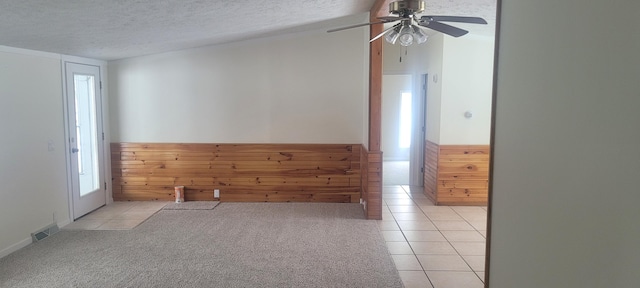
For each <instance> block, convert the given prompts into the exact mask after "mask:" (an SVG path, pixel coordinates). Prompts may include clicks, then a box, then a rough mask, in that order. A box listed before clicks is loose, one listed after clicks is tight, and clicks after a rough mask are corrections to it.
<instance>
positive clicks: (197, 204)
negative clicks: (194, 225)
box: [162, 201, 220, 210]
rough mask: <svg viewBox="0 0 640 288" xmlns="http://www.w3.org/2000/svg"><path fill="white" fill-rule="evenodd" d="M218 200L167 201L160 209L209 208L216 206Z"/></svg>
mask: <svg viewBox="0 0 640 288" xmlns="http://www.w3.org/2000/svg"><path fill="white" fill-rule="evenodd" d="M218 204H220V201H187V202H182V203H169V204H167V205H165V206H164V207H163V208H162V210H211V209H213V208H215V207H216V206H218Z"/></svg>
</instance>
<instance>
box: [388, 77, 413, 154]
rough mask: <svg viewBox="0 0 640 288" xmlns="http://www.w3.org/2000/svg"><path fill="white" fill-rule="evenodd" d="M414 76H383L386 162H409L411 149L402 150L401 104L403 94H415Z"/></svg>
mask: <svg viewBox="0 0 640 288" xmlns="http://www.w3.org/2000/svg"><path fill="white" fill-rule="evenodd" d="M411 82H412V75H383V76H382V127H381V128H382V130H381V131H382V137H381V138H382V141H381V143H380V145H381V146H380V147H381V150H382V151H384V154H383V157H384V160H385V161H408V160H409V148H400V145H399V144H400V143H399V139H400V116H401V113H400V104H401V99H402V93H403V92H409V93H413V91H412V90H413V86H412V83H411Z"/></svg>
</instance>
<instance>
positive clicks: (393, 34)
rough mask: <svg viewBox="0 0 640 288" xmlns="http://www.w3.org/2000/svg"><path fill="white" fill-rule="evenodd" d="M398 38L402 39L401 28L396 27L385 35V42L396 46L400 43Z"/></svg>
mask: <svg viewBox="0 0 640 288" xmlns="http://www.w3.org/2000/svg"><path fill="white" fill-rule="evenodd" d="M398 37H400V27H399V26H398V27H396V28H394V29H391V30H389V32H387V35H384V40H386V41H387V42H389V43H391V44H396V41H398Z"/></svg>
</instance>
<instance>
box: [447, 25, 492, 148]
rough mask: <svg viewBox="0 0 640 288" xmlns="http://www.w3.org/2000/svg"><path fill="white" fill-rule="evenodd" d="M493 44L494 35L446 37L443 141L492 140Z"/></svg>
mask: <svg viewBox="0 0 640 288" xmlns="http://www.w3.org/2000/svg"><path fill="white" fill-rule="evenodd" d="M493 48H494V38H493V37H485V36H475V35H465V36H464V37H460V38H453V37H444V48H443V49H444V58H443V62H442V73H441V75H440V77H439V81H441V82H442V96H441V101H442V102H441V110H440V113H441V118H440V142H439V143H440V145H467V144H470V145H473V144H480V145H488V144H489V135H490V134H491V92H492V85H493V51H494V49H493ZM467 111H469V112H471V113H472V114H473V116H472V117H471V118H465V117H464V114H465V112H467Z"/></svg>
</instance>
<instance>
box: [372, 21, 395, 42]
mask: <svg viewBox="0 0 640 288" xmlns="http://www.w3.org/2000/svg"><path fill="white" fill-rule="evenodd" d="M399 25H400V23H398V24H396V25H393V26H391V27H389V28H387V29H385V30H384V31H382V33H380V34H378V36H376V37H373V38H372V39H371V40H369V43H371V42H373V41H376V40H378V38H380V37H382V35H384V34H386V33H387V32H389V30H391V29H394V28H396V27H398V26H399Z"/></svg>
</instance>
